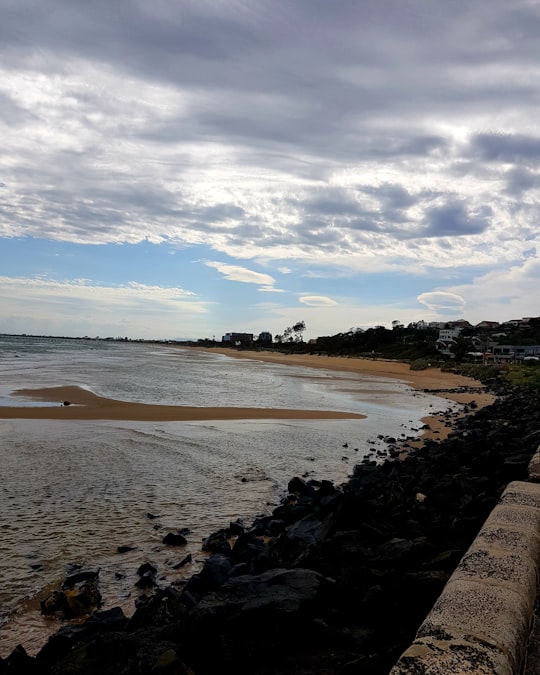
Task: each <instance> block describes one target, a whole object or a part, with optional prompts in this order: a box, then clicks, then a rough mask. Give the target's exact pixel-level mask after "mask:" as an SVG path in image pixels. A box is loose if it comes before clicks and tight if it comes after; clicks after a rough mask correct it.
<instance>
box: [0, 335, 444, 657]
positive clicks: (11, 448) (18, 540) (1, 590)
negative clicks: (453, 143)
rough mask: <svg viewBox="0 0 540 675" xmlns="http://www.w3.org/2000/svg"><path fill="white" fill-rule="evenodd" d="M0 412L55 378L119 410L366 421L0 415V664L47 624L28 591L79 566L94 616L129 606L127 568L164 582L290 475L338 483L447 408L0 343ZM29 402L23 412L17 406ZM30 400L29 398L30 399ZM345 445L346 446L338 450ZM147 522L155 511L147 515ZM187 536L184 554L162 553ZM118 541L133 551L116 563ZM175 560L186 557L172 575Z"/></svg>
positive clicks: (304, 371)
mask: <svg viewBox="0 0 540 675" xmlns="http://www.w3.org/2000/svg"><path fill="white" fill-rule="evenodd" d="M0 369H1V370H0V372H1V383H0V393H1V395H2V404H4V405H6V404H11V405H14V404H16V405H19V404H20V401H21V399H20V398H19V397H17V398H16V399H14V398H12V397H10V392H11V391H13V390H14V389H18V388H25V387H35V388H38V387H49V386H57V385H66V384H77V385H79V386H84V387H87V388H89V389H91V390H92V391H94V392H95V393H97V394H100V395H103V396H109V397H111V398H117V399H122V400H131V401H140V402H146V403H164V404H179V405H202V406H219V405H237V406H241V407H242V406H250V407H277V408H279V407H283V408H303V409H304V408H307V409H326V410H344V411H352V412H356V413H362V414H365V415H367V416H368V417H367V419H365V420H358V419H354V420H324V421H316V420H264V421H258V420H246V421H228V422H225V421H223V422H221V421H219V422H159V423H156V422H118V421H52V420H50V421H38V420H0V467H1V477H2V480H1V482H0V623H1V624H3V625H1V627H0V656H6V655H7V654H8V653H9V652H10V651H11V649H12V648H13V647H14V646H16V645H17V644H19V643H22V644H23V645H24V646H25V648H26V649H27V651H28V652H29V653H34V652H35V651H36V650H37V649H38V648H39V647H40V646H41V644H42V643H43V642H44V640H45V637H46V635H47V634H48V633H50V632H51V631H53V630H55V629H56V628H57V627H58V624H57V623H56V621H54V620H51V619H44V618H43V617H41V615H40V613H39V607H38V600H39V597H40V596H41V595H42V594H44V593H45V592H46V590H47V589H49V588H51V587H54V586H56V585H58V584H59V583H60V582H61V580H62V578H63V577H64V576H65V575H66V574H67V573H68V572H69V571H70V570H72V569H74V568H76V567H77V566H83V567H85V568H87V567H90V568H92V569H96V568H100V586H101V591H102V594H103V598H104V608H107V607H112V606H114V605H117V604H121V605H122V606H124V607H125V609H126V611H128V612H129V611H131V610H132V608H133V601H134V599H135V597H136V596H137V592H136V591H135V589H134V582H135V581H136V579H137V577H136V570H137V568H138V566H139V565H140V564H141V563H142V562H146V561H150V562H152V563H153V564H154V565H155V566H156V567H157V568H158V571H159V575H160V583H162V584H166V583H170V582H172V581H174V580H175V579H178V578H181V577H182V576H186V575H190V574H192V573H193V572H194V571H196V570H197V569H198V568H200V565H201V561H202V560H203V557H204V556H203V554H202V552H201V550H200V544H201V540H202V538H203V537H204V536H207V535H208V534H210V533H211V532H212V531H214V530H216V529H218V528H220V527H226V526H228V524H229V522H230V521H232V520H235V519H237V518H243V519H244V520H245V521H246V522H248V523H249V522H250V521H251V520H252V519H253V517H254V516H255V515H257V514H261V513H268V512H269V511H270V510H271V508H272V507H273V506H274V505H277V504H278V503H279V499H280V497H281V496H283V495H284V494H285V491H286V486H287V482H288V480H289V479H290V478H291V477H292V476H294V475H304V476H306V477H310V476H312V477H314V478H328V479H330V480H333V481H335V482H337V483H341V482H343V481H344V480H346V478H347V476H348V475H349V474H350V472H351V471H352V467H353V466H354V463H355V462H357V461H359V460H360V459H361V458H362V457H363V456H364V455H365V454H366V453H367V452H368V451H369V449H370V448H373V447H375V448H378V447H381V446H382V445H383V444H381V441H380V440H378V439H377V435H378V434H382V433H384V434H388V435H393V436H396V437H399V436H400V435H408V434H410V433H411V431H410V429H411V428H416V427H418V426H419V425H420V418H421V417H422V416H424V415H425V414H426V413H428V412H433V411H434V410H439V409H444V408H447V407H448V405H447V404H446V402H444V401H441V399H439V398H436V397H433V396H428V395H424V394H418V393H414V395H413V393H412V392H411V390H410V389H409V388H408V387H407V386H406V385H405V384H402V383H399V382H397V381H395V380H390V379H388V380H386V379H379V378H372V377H370V378H364V377H360V376H358V375H354V374H351V375H348V374H343V373H334V372H331V371H323V370H316V369H310V368H290V367H287V366H281V365H276V364H267V363H263V362H259V361H252V360H243V359H236V358H234V359H233V358H227V357H224V356H221V355H216V354H211V353H205V352H197V351H193V350H182V349H178V348H174V347H169V346H163V347H161V346H159V345H158V346H156V345H140V344H126V345H124V344H116V343H99V342H98V343H95V342H91V341H89V342H88V343H86V341H69V340H68V341H61V340H59V341H54V342H51V341H48V340H46V339H42V340H40V341H36V342H32V339H30V338H26V339H23V338H19V339H9V338H4V339H3V340H0ZM28 404H29V405H30V404H32V402H31V401H30V400H28ZM34 404H35V403H34ZM345 444H347V447H344V445H345ZM149 514H150V516H155V517H149ZM184 527H187V528H189V529H190V531H191V533H190V534H189V535H188V536H187V539H188V545H187V546H186V547H182V548H170V547H166V546H164V545H163V544H162V543H161V542H162V538H163V536H164V535H165V534H166V533H167V532H169V531H177V530H178V529H180V528H184ZM121 545H129V546H133V547H135V550H134V551H131V552H129V553H125V554H119V553H117V547H118V546H121ZM188 553H191V554H192V555H193V560H194V562H193V563H192V564H190V565H187V567H186V568H183V569H182V570H179V571H174V570H173V569H172V565H173V564H175V563H177V562H179V561H180V560H181V559H182V558H184V556H186V555H187V554H188Z"/></svg>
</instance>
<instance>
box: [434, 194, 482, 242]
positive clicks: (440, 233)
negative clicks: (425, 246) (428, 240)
mask: <svg viewBox="0 0 540 675" xmlns="http://www.w3.org/2000/svg"><path fill="white" fill-rule="evenodd" d="M491 215H492V213H491V209H490V207H484V209H483V210H482V213H480V214H478V215H472V214H471V213H469V211H468V209H467V207H466V206H465V204H463V203H462V202H456V201H454V202H448V203H447V204H445V205H444V206H434V207H432V208H429V209H428V210H427V211H426V214H425V221H426V226H427V227H426V230H425V231H424V232H423V234H422V236H425V237H460V236H463V235H470V234H481V233H482V232H484V231H485V230H486V229H487V228H488V226H489V218H490V217H491Z"/></svg>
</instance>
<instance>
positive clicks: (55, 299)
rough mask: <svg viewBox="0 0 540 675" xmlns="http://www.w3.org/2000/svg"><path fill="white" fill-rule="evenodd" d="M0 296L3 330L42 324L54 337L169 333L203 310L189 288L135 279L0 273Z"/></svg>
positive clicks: (197, 320) (198, 319) (192, 321)
mask: <svg viewBox="0 0 540 675" xmlns="http://www.w3.org/2000/svg"><path fill="white" fill-rule="evenodd" d="M0 295H1V297H2V303H1V305H0V321H1V322H2V325H3V326H4V330H5V331H7V332H26V333H28V332H32V327H33V326H42V329H43V326H46V327H47V328H48V330H47V332H48V333H49V334H54V335H68V336H69V335H79V336H80V335H82V334H87V335H96V334H100V335H103V334H104V333H106V334H107V335H109V334H114V335H116V334H117V333H118V332H120V329H121V333H122V334H125V333H129V335H130V336H132V337H152V338H153V337H171V336H175V335H177V334H178V331H179V326H180V317H182V321H189V322H190V324H192V325H193V326H197V324H198V323H200V322H201V320H202V319H203V317H204V316H205V315H206V314H207V312H208V303H205V302H202V301H200V300H198V299H197V298H196V297H195V296H194V294H193V293H191V292H190V291H185V290H183V289H181V288H164V287H160V286H147V285H144V284H140V283H136V282H130V283H128V284H126V285H122V286H101V285H96V284H93V283H92V282H90V281H88V280H86V279H74V280H66V281H55V280H52V279H47V278H35V279H32V278H12V277H0ZM36 332H39V333H42V332H43V330H39V329H36Z"/></svg>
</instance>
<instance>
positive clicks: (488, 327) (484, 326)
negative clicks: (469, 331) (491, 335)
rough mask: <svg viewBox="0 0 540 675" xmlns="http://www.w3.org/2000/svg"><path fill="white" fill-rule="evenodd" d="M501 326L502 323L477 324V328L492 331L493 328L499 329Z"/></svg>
mask: <svg viewBox="0 0 540 675" xmlns="http://www.w3.org/2000/svg"><path fill="white" fill-rule="evenodd" d="M499 326H500V323H499V322H498V321H480V323H477V324H476V326H475V328H479V329H488V330H491V329H492V328H498V327H499Z"/></svg>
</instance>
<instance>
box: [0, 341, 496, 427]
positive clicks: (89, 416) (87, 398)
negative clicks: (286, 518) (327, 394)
mask: <svg viewBox="0 0 540 675" xmlns="http://www.w3.org/2000/svg"><path fill="white" fill-rule="evenodd" d="M171 348H173V349H177V348H179V347H176V346H172V347H171ZM180 348H182V349H195V350H197V351H206V352H212V353H217V354H222V355H225V356H228V357H231V358H242V359H257V360H259V361H264V362H269V363H279V364H283V365H287V366H293V367H294V366H302V367H307V368H319V369H324V370H329V371H336V372H340V371H341V372H348V373H356V374H358V375H367V376H373V377H383V378H391V379H397V380H399V381H401V382H404V383H406V384H408V385H409V386H411V387H412V388H413V389H416V390H420V391H429V392H432V393H434V394H437V395H439V396H442V397H443V398H445V399H447V400H452V401H456V402H458V403H462V404H467V403H470V402H471V401H472V400H474V401H475V402H476V404H477V406H478V407H483V406H484V405H489V404H490V403H492V402H493V401H494V400H495V397H494V396H493V395H492V394H489V393H487V392H486V391H485V389H484V387H483V386H482V385H481V384H480V383H479V382H477V381H476V380H473V379H471V378H468V377H464V376H462V375H456V374H454V373H445V372H442V371H441V370H440V368H427V369H426V370H421V371H412V370H410V369H409V366H408V364H406V363H403V362H400V361H390V360H383V359H375V360H372V359H365V358H355V357H350V358H349V357H339V356H324V355H321V356H319V355H315V354H284V353H282V352H272V351H254V350H253V351H248V350H246V351H244V350H241V351H240V350H235V349H230V348H225V347H212V348H202V347H201V348H200V347H180ZM366 386H367V387H369V383H368V384H367V385H366ZM460 388H463V391H456V390H457V389H460ZM12 395H13V396H23V397H26V398H27V399H29V400H33V401H36V402H37V403H36V405H32V406H0V419H50V420H126V421H141V422H145V421H149V422H158V421H161V422H166V421H210V420H246V419H251V420H256V419H260V420H263V419H264V420H267V419H276V420H277V419H305V420H309V419H319V420H320V419H329V420H330V419H335V420H339V419H364V418H365V417H366V416H365V415H361V414H357V413H352V412H340V411H331V410H295V409H283V408H246V407H232V406H227V407H226V406H219V407H195V406H182V405H178V406H177V405H160V404H148V403H134V402H129V401H118V400H115V399H110V398H106V397H102V396H99V395H97V394H95V393H93V392H91V391H88V390H87V389H84V388H82V387H77V386H73V385H66V386H57V387H47V388H41V389H19V390H17V391H15V392H13V394H12ZM39 401H42V402H44V403H46V404H47V405H43V406H40V405H39ZM66 401H67V402H69V405H64V402H66ZM55 402H58V405H51V403H55ZM424 421H425V422H428V423H429V425H430V430H429V431H428V432H427V434H426V435H427V436H428V437H430V436H431V437H436V438H443V437H444V436H446V435H447V434H448V431H449V430H448V427H447V424H446V419H445V418H444V416H438V415H437V414H434V415H433V416H430V417H426V418H424Z"/></svg>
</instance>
